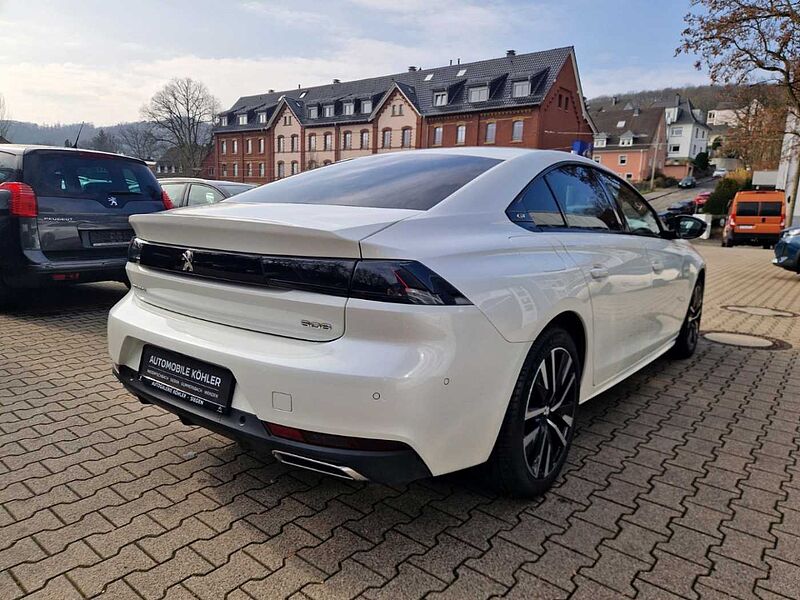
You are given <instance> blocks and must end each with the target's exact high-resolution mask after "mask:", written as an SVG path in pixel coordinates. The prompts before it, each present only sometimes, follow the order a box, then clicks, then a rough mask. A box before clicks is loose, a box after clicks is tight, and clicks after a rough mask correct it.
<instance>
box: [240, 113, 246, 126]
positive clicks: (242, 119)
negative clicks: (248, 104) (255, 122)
mask: <svg viewBox="0 0 800 600" xmlns="http://www.w3.org/2000/svg"><path fill="white" fill-rule="evenodd" d="M239 125H247V115H239Z"/></svg>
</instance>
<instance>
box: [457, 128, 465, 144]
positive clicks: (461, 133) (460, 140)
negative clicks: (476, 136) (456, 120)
mask: <svg viewBox="0 0 800 600" xmlns="http://www.w3.org/2000/svg"><path fill="white" fill-rule="evenodd" d="M466 142H467V126H466V125H458V126H457V127H456V144H457V145H459V146H463V145H464V144H465V143H466Z"/></svg>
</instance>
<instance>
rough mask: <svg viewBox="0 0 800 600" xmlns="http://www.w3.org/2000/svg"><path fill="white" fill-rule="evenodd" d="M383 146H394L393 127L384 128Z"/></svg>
mask: <svg viewBox="0 0 800 600" xmlns="http://www.w3.org/2000/svg"><path fill="white" fill-rule="evenodd" d="M382 147H383V148H391V147H392V130H391V129H384V130H383V145H382Z"/></svg>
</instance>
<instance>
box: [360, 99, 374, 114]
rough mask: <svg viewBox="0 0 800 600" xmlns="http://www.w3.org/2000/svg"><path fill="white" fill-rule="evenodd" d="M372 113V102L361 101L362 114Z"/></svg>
mask: <svg viewBox="0 0 800 600" xmlns="http://www.w3.org/2000/svg"><path fill="white" fill-rule="evenodd" d="M371 112H372V100H362V101H361V113H362V114H369V113H371Z"/></svg>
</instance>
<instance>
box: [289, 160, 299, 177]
mask: <svg viewBox="0 0 800 600" xmlns="http://www.w3.org/2000/svg"><path fill="white" fill-rule="evenodd" d="M289 172H290V174H292V175H297V174H298V173H299V172H300V163H299V162H297V161H296V160H293V161H292V164H291V165H289Z"/></svg>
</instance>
